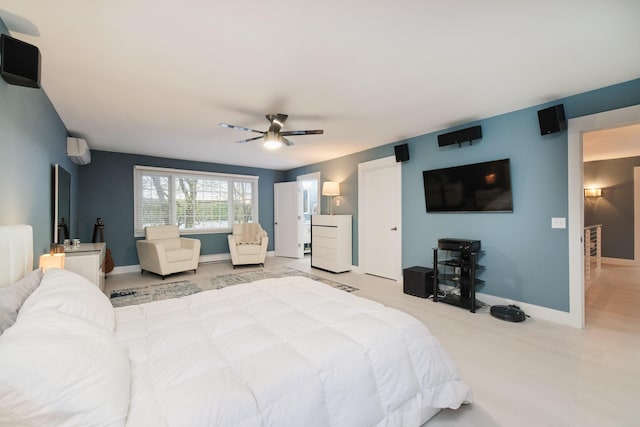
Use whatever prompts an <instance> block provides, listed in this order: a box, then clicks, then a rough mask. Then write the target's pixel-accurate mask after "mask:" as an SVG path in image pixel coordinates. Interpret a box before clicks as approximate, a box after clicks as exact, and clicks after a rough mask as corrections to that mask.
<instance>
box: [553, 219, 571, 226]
mask: <svg viewBox="0 0 640 427" xmlns="http://www.w3.org/2000/svg"><path fill="white" fill-rule="evenodd" d="M551 228H567V219H566V218H551Z"/></svg>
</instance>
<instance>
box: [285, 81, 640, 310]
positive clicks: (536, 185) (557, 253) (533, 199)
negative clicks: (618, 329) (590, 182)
mask: <svg viewBox="0 0 640 427" xmlns="http://www.w3.org/2000/svg"><path fill="white" fill-rule="evenodd" d="M556 104H563V105H564V109H565V115H566V116H567V119H571V118H576V117H581V116H584V115H589V114H595V113H599V112H603V111H608V110H613V109H617V108H623V107H628V106H631V105H637V104H640V79H636V80H632V81H630V82H626V83H621V84H618V85H614V86H610V87H606V88H602V89H597V90H593V91H590V92H586V93H583V94H579V95H575V96H571V97H567V98H563V99H558V100H555V101H553V102H549V103H546V104H543V105H538V106H534V107H530V108H526V109H522V110H518V111H514V112H510V113H507V114H503V115H499V116H495V117H491V118H487V119H483V120H479V121H474V122H470V123H465V124H463V125H460V126H457V127H455V128H450V129H443V130H441V131H438V132H434V133H430V134H426V135H422V136H418V137H415V138H410V139H407V140H403V141H397V142H394V143H392V144H387V145H385V146H381V147H377V148H374V149H372V150H367V151H364V152H361V153H357V154H354V155H350V156H345V157H342V158H339V159H335V160H331V161H327V162H323V163H318V164H313V165H308V166H305V167H301V168H297V169H292V170H290V171H287V176H286V178H287V180H294V179H295V178H296V177H297V176H298V175H301V174H305V173H311V172H318V171H319V172H320V173H321V177H322V180H323V181H326V180H331V181H334V180H335V181H340V182H342V185H341V190H342V196H341V198H342V199H343V200H342V201H343V203H342V206H341V207H339V208H336V209H334V213H342V214H352V215H354V227H353V228H354V231H353V238H354V241H353V242H354V254H353V262H354V265H357V264H358V247H357V235H358V234H357V228H358V227H357V224H358V211H357V206H358V195H357V188H358V184H357V179H358V175H357V171H358V165H357V164H358V163H360V162H365V161H369V160H375V159H378V158H381V157H386V156H392V155H394V151H393V146H394V145H397V144H401V143H407V144H408V145H409V153H410V160H409V161H407V162H404V163H403V166H402V233H403V234H402V265H403V267H405V268H406V267H410V266H413V265H422V266H427V267H430V266H431V265H432V262H433V253H432V248H433V247H434V246H435V245H436V244H437V241H438V239H439V238H442V237H453V238H465V239H479V240H481V241H482V247H483V249H484V250H485V254H484V256H483V257H482V259H481V263H482V264H483V265H485V266H486V267H487V268H486V269H485V270H484V272H483V274H482V278H483V279H484V280H486V284H485V285H484V286H483V287H482V288H481V289H479V291H480V292H483V293H487V294H490V295H495V296H498V297H502V298H509V299H514V300H517V301H522V302H526V303H529V304H535V305H539V306H542V307H548V308H552V309H557V310H561V311H569V258H568V257H569V247H568V233H567V229H552V228H551V218H552V217H564V218H567V216H568V199H567V195H568V189H567V179H568V175H567V174H568V172H567V161H568V159H567V155H568V154H567V148H568V147H567V144H568V138H567V132H566V131H562V132H558V133H554V134H550V135H545V136H541V135H540V128H539V124H538V116H537V111H538V110H540V109H542V108H546V107H550V106H552V105H556ZM639 120H640V118H639ZM475 125H481V126H482V132H483V137H482V139H481V140H478V141H474V143H473V145H469V144H464V145H463V146H462V147H458V146H457V145H454V146H447V147H442V148H440V147H438V143H437V135H439V134H442V133H447V132H450V131H454V130H458V129H462V128H467V127H470V126H475ZM501 158H509V159H511V176H512V177H511V179H512V182H511V183H512V189H513V203H514V211H513V213H430V214H427V212H426V209H425V199H424V188H423V183H422V171H423V170H427V169H437V168H442V167H447V166H456V165H462V164H468V163H476V162H483V161H489V160H496V159H501ZM323 212H327V209H326V201H323Z"/></svg>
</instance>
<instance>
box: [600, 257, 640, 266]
mask: <svg viewBox="0 0 640 427" xmlns="http://www.w3.org/2000/svg"><path fill="white" fill-rule="evenodd" d="M602 264H610V265H619V266H623V267H638V265H640V264H639V263H638V262H636V261H635V260H633V259H622V258H605V257H602Z"/></svg>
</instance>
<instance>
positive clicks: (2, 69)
mask: <svg viewBox="0 0 640 427" xmlns="http://www.w3.org/2000/svg"><path fill="white" fill-rule="evenodd" d="M0 55H2V59H1V60H0V75H2V78H3V79H4V80H5V81H6V82H7V83H9V84H12V85H18V86H26V87H34V88H39V87H40V51H39V50H38V48H37V47H35V46H33V45H31V44H29V43H25V42H23V41H21V40H18V39H14V38H13V37H11V36H8V35H6V34H2V36H0Z"/></svg>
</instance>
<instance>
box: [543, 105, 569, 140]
mask: <svg viewBox="0 0 640 427" xmlns="http://www.w3.org/2000/svg"><path fill="white" fill-rule="evenodd" d="M538 122H539V123H540V135H548V134H550V133H556V132H560V131H561V130H564V129H566V128H567V119H566V118H565V116H564V106H563V105H562V104H558V105H554V106H553V107H549V108H545V109H544V110H540V111H538Z"/></svg>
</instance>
